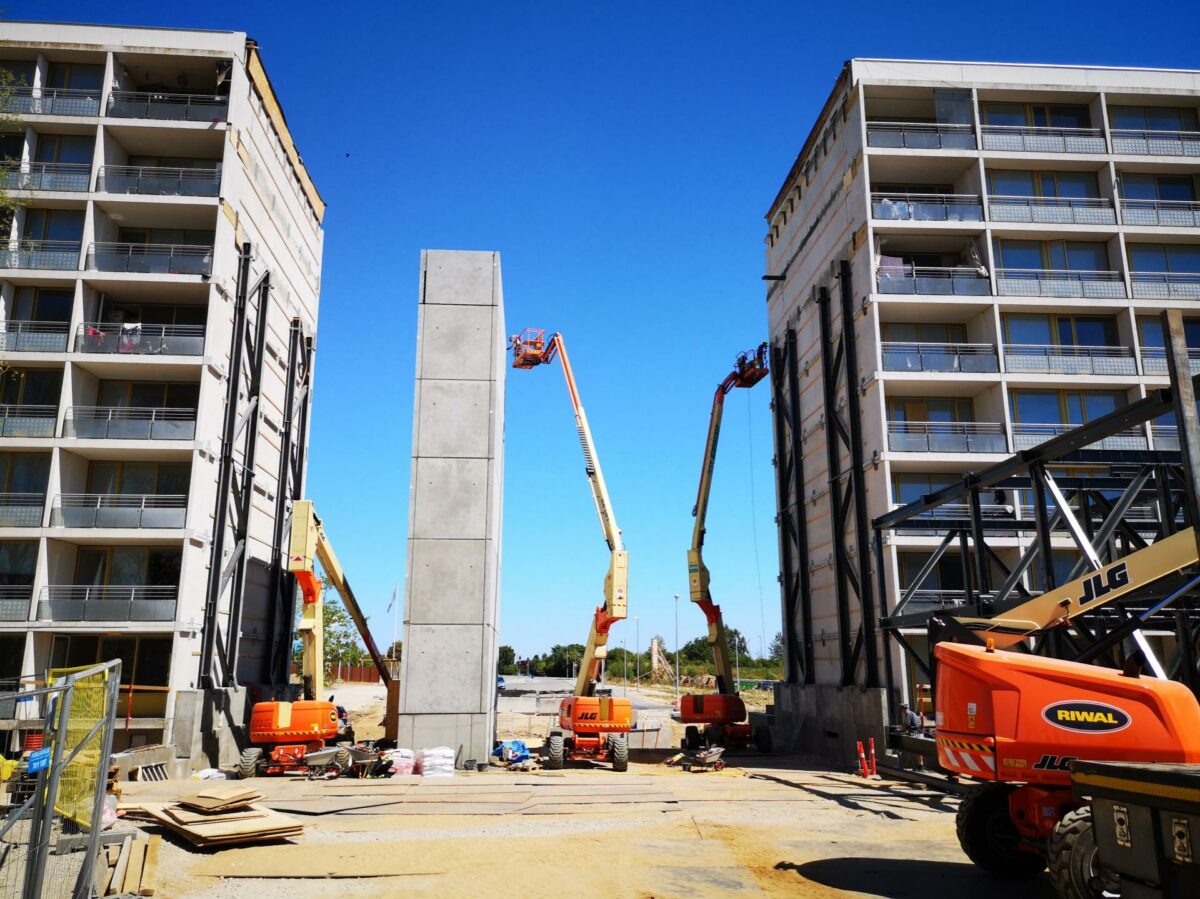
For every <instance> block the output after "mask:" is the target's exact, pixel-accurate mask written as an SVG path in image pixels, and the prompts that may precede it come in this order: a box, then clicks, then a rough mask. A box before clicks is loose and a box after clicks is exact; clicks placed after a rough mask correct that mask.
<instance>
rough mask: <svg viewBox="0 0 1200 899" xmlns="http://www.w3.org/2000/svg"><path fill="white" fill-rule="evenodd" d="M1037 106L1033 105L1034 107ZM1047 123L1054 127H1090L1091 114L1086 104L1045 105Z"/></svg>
mask: <svg viewBox="0 0 1200 899" xmlns="http://www.w3.org/2000/svg"><path fill="white" fill-rule="evenodd" d="M1038 108H1039V107H1037V106H1035V107H1034V109H1035V110H1036V109H1038ZM1045 114H1046V117H1047V119H1048V120H1049V121H1048V124H1049V125H1051V126H1052V127H1054V128H1090V127H1091V125H1092V116H1091V114H1090V113H1089V112H1088V108H1087V107H1086V106H1074V105H1063V104H1056V105H1051V106H1047V107H1046V113H1045Z"/></svg>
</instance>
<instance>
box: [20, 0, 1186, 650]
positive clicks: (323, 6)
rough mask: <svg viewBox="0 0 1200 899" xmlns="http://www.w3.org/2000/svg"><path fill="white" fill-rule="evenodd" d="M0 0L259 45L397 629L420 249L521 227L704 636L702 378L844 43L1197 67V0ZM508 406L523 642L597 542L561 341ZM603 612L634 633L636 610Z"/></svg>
mask: <svg viewBox="0 0 1200 899" xmlns="http://www.w3.org/2000/svg"><path fill="white" fill-rule="evenodd" d="M6 6H7V8H6V9H5V11H4V15H5V17H7V18H11V19H55V20H63V21H78V22H94V21H105V22H111V23H116V24H139V25H163V26H177V27H194V28H224V29H236V30H243V31H246V32H247V33H249V35H250V36H251V37H253V38H254V39H256V40H257V41H258V42H259V43H260V45H261V47H262V52H263V57H264V61H265V63H266V66H267V70H268V72H269V73H270V75H271V78H272V82H273V83H274V85H275V87H276V89H277V90H278V92H279V94H280V96H281V99H282V101H283V104H284V109H285V111H286V114H287V117H288V122H289V124H290V126H291V128H292V130H293V132H294V134H295V136H296V139H297V142H298V144H299V146H300V150H301V153H302V154H303V155H304V158H305V161H306V162H307V164H308V166H309V169H310V170H311V172H312V175H313V177H314V179H315V181H316V183H317V185H318V187H319V188H320V190H321V193H322V194H323V195H324V197H325V198H326V200H327V201H328V203H329V212H328V215H327V217H326V219H325V228H326V234H325V259H324V276H323V288H322V295H321V317H320V325H319V343H318V352H317V380H316V400H315V406H314V417H313V427H312V448H311V455H310V465H309V487H310V489H309V493H310V495H311V497H312V498H313V499H314V500H315V501H316V503H317V508H318V509H319V510H320V512H321V514H322V516H323V517H324V519H325V521H326V524H327V527H328V530H329V532H330V534H331V535H332V537H333V539H334V541H335V545H336V547H337V551H338V554H339V555H340V557H341V559H342V561H343V563H344V565H345V567H346V569H347V571H348V573H349V576H350V578H351V581H352V583H353V584H354V586H355V590H356V593H357V595H358V597H359V599H360V601H362V603H363V605H364V606H365V607H366V610H367V612H368V614H370V615H371V618H372V628H373V630H374V632H375V633H376V635H377V637H378V638H379V639H380V642H386V641H387V640H389V639H390V636H391V623H390V621H389V620H388V617H387V616H386V615H385V613H384V609H385V607H386V605H387V603H388V599H389V597H390V595H391V592H392V586H393V584H394V583H396V582H397V581H401V580H402V579H403V575H404V567H405V545H404V541H405V535H406V521H405V518H406V512H407V507H408V482H409V468H410V461H409V453H410V450H411V406H412V377H413V370H414V362H413V349H414V330H415V323H416V297H417V270H418V258H419V252H420V250H421V249H422V248H425V247H430V248H438V249H487V250H493V249H494V250H499V251H500V252H501V254H502V264H503V273H504V292H505V301H506V305H507V316H508V323H509V329H510V330H511V331H517V330H519V329H521V328H522V327H526V326H536V327H545V328H548V329H556V330H561V331H562V332H563V333H564V334H565V335H566V337H567V341H568V346H569V348H570V350H571V355H572V361H573V362H574V364H575V367H576V370H577V374H578V378H579V382H580V388H581V391H582V395H583V399H584V402H585V403H586V405H587V409H588V414H589V417H590V418H591V422H592V427H593V431H594V433H595V437H596V442H597V447H598V450H599V454H600V457H601V460H602V463H603V465H604V470H605V474H606V476H607V479H608V483H609V488H610V490H611V493H612V499H613V504H614V507H615V509H616V512H617V516H618V520H619V522H620V523H621V525H622V528H623V530H624V533H625V540H626V544H627V547H628V549H629V551H630V608H631V613H630V614H631V615H638V616H640V617H641V625H640V632H641V638H642V643H643V645H644V644H645V643H646V642H647V641H648V639H649V637H650V635H651V634H653V633H655V632H658V633H661V634H663V635H664V636H666V637H667V639H668V642H673V634H672V632H673V620H674V619H673V615H674V611H673V608H672V606H673V600H672V595H673V594H674V593H680V594H681V595H682V596H683V599H681V600H680V605H681V608H680V610H679V615H680V624H679V629H680V636H681V638H682V639H684V640H686V639H688V638H690V637H693V636H698V635H699V634H701V633H702V632H703V618H702V616H701V615H700V613H699V612H698V611H697V610H695V609H694V608H692V607H691V606H690V605H689V604H688V603H687V599H686V596H687V572H686V560H685V551H686V548H687V545H688V541H689V539H690V529H691V518H690V514H689V513H690V510H691V507H692V503H693V501H694V491H695V486H696V478H697V475H698V467H699V455H700V452H701V449H702V441H703V437H704V429H705V427H706V424H707V415H708V406H709V402H710V398H711V393H712V390H713V387H714V386H715V385H716V383H717V381H719V380H720V378H721V377H722V376H723V375H724V374H725V372H726V371H727V370H728V366H729V364H730V363H731V362H732V360H733V357H734V354H735V353H736V352H737V351H738V350H740V349H743V348H745V347H749V346H751V345H753V344H755V343H757V342H758V341H759V340H761V339H763V338H764V337H765V330H766V313H765V305H764V289H763V283H762V282H761V281H760V280H759V278H760V276H761V275H762V274H763V244H762V237H763V234H764V232H765V224H764V222H763V218H762V216H763V214H764V212H765V211H766V209H767V206H768V205H769V203H770V201H771V200H772V198H773V197H774V196H775V193H776V191H777V189H778V188H779V185H780V182H781V181H782V179H783V177H784V176H785V175H786V173H787V171H788V168H789V166H790V165H791V163H792V161H793V159H794V158H795V154H796V152H797V151H798V150H799V148H800V146H801V144H802V143H803V141H804V138H805V136H806V135H807V134H808V130H809V128H810V126H811V124H812V121H813V119H814V118H815V117H816V115H817V113H818V111H819V110H820V107H821V104H822V103H823V102H824V100H825V97H826V96H827V94H828V92H829V90H830V88H831V87H832V85H833V82H834V79H835V78H836V77H837V75H838V72H839V71H840V68H841V65H842V63H843V61H844V60H846V59H848V58H850V57H853V56H876V57H907V58H918V59H984V60H1007V61H1026V62H1054V63H1091V64H1100V65H1134V66H1164V67H1182V68H1187V67H1196V66H1197V65H1198V63H1200V60H1198V58H1197V54H1196V52H1195V40H1194V38H1195V28H1194V16H1192V15H1190V14H1189V13H1188V12H1187V9H1188V8H1189V7H1188V6H1187V5H1186V4H1183V3H1178V2H1176V3H1159V2H1143V3H1140V4H1138V6H1137V8H1136V15H1132V16H1131V15H1130V12H1131V10H1130V8H1129V7H1128V5H1121V6H1117V5H1116V4H1108V3H1105V2H1089V3H1053V4H1047V3H1037V4H1024V3H1008V4H1004V5H1001V6H997V5H995V4H991V5H973V4H957V5H948V4H945V3H941V4H930V3H896V2H890V3H875V2H860V3H856V4H852V5H847V4H826V3H799V2H793V3H778V4H769V3H751V2H746V3H726V2H673V3H672V2H663V3H656V4H647V3H603V4H601V3H592V4H585V3H581V2H565V3H557V4H552V3H535V2H518V0H513V2H504V3H498V2H490V3H475V4H472V3H458V4H451V3H427V4H423V5H420V6H418V5H416V4H397V3H345V4H332V3H319V4H317V3H307V2H295V3H288V4H280V3H245V2H241V3H228V2H218V0H211V2H208V3H205V4H170V3H163V2H162V0H157V2H152V3H151V2H134V0H129V2H124V3H121V4H96V3H95V2H53V0H49V2H48V0H37V2H30V0H9V2H8V3H7V4H6ZM2 27H3V26H2V25H0V30H2ZM769 399H770V397H769V388H768V385H767V384H766V383H765V382H764V383H762V384H760V385H759V386H758V387H756V388H755V389H754V390H753V392H750V393H748V394H747V393H746V392H744V391H739V392H738V393H737V394H735V395H733V396H731V397H730V404H729V409H728V412H727V416H726V426H725V429H724V432H723V434H724V441H723V443H722V447H721V456H720V458H719V460H718V465H717V478H716V485H715V488H714V495H713V502H712V509H711V514H710V518H709V535H708V544H707V547H706V549H707V551H706V559H707V561H708V563H709V565H710V567H711V568H712V571H713V593H714V596H715V598H716V599H717V601H718V602H720V603H721V605H722V606H723V608H724V609H725V611H726V615H727V619H728V620H729V623H731V624H732V625H733V626H735V627H738V628H740V629H741V630H742V631H743V632H745V633H746V634H747V636H748V637H749V639H750V640H751V644H752V646H754V647H755V649H757V645H758V640H759V637H760V634H761V633H762V632H763V631H764V628H763V626H762V624H761V623H760V622H761V621H762V620H763V618H764V617H765V635H763V636H764V638H765V640H767V641H769V640H770V638H771V636H772V635H773V634H774V633H775V632H776V631H777V630H778V629H779V598H778V586H777V584H776V580H775V577H776V573H777V551H776V539H775V528H774V524H773V516H774V487H773V481H772V468H771V455H772V447H771V426H770V418H769V412H768V403H769ZM507 425H508V427H507V449H506V460H505V465H506V471H505V491H506V495H505V500H506V502H505V522H504V580H503V585H502V606H501V609H502V612H501V640H502V642H504V643H508V644H511V645H513V646H514V647H516V649H517V650H518V652H519V653H522V654H526V653H532V652H540V651H544V650H545V649H546V648H548V647H549V646H550V645H551V644H552V643H565V642H582V641H583V640H584V638H585V637H586V633H587V625H588V616H589V615H590V610H591V609H592V607H593V606H594V605H595V604H596V603H597V602H599V601H600V599H601V590H602V581H603V576H604V571H605V567H606V565H607V552H606V550H605V547H604V544H603V542H602V540H601V537H600V530H599V525H598V523H597V521H596V517H595V513H594V511H593V509H592V505H591V500H590V497H589V494H588V490H587V484H586V482H585V479H584V476H583V466H582V462H581V458H580V451H579V445H578V443H577V441H576V439H575V433H574V428H573V423H572V420H571V417H570V408H569V404H568V401H567V397H566V392H565V390H564V388H563V384H562V376H561V373H560V372H559V371H558V370H557V366H556V367H555V368H554V369H552V370H551V369H543V370H538V371H533V372H512V373H511V377H510V379H509V390H508V406H507ZM751 439H752V440H753V455H751V453H750V443H751ZM751 477H753V479H754V487H755V489H754V491H753V494H752V493H751V490H750V484H751ZM755 532H757V547H758V571H757V572H756V565H755V540H754V534H755ZM760 580H761V585H762V587H761V591H762V592H761V595H762V603H761V605H760V600H759V596H760V592H759V582H760ZM401 592H403V586H401ZM760 610H761V611H760ZM612 640H613V643H614V644H615V645H619V644H620V643H621V642H622V641H626V642H627V643H628V646H629V647H630V648H631V649H632V648H633V645H634V627H633V622H632V621H630V622H628V624H624V625H618V626H617V627H616V628H614V630H613V635H612Z"/></svg>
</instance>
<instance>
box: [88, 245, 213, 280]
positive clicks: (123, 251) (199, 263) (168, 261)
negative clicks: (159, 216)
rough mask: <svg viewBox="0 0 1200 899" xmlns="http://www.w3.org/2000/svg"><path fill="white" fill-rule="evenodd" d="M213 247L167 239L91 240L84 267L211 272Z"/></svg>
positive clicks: (193, 272) (189, 272) (185, 272)
mask: <svg viewBox="0 0 1200 899" xmlns="http://www.w3.org/2000/svg"><path fill="white" fill-rule="evenodd" d="M212 253H213V251H212V247H205V246H193V245H191V244H170V243H94V244H92V245H91V247H89V248H88V258H87V267H88V268H89V269H91V270H93V271H99V272H153V273H155V274H165V275H207V274H210V273H211V272H212Z"/></svg>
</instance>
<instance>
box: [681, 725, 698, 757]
mask: <svg viewBox="0 0 1200 899" xmlns="http://www.w3.org/2000/svg"><path fill="white" fill-rule="evenodd" d="M683 748H684V749H690V750H692V751H693V752H695V751H696V750H697V749H699V748H700V728H698V727H696V726H695V725H694V724H689V725H688V726H687V727H685V728H684V729H683Z"/></svg>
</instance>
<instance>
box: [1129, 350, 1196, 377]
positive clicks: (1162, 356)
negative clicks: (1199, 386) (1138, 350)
mask: <svg viewBox="0 0 1200 899" xmlns="http://www.w3.org/2000/svg"><path fill="white" fill-rule="evenodd" d="M1188 368H1189V369H1190V370H1191V372H1192V374H1193V375H1200V350H1193V349H1189V350H1188ZM1142 372H1143V373H1144V374H1147V375H1167V374H1169V372H1168V371H1167V351H1166V349H1165V348H1163V347H1160V346H1144V347H1142Z"/></svg>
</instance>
